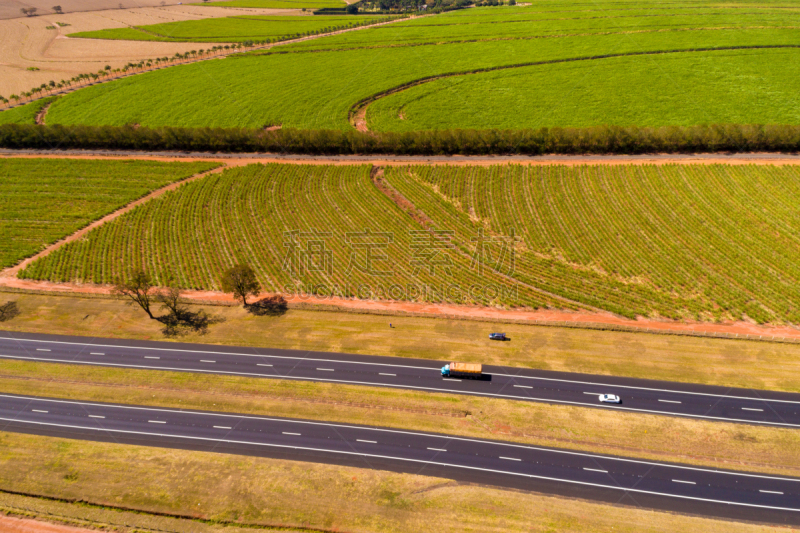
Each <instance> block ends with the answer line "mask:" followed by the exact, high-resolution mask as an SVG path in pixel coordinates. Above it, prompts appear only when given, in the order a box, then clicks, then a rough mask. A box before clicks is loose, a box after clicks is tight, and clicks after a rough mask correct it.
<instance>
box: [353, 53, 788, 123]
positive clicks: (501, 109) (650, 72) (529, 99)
mask: <svg viewBox="0 0 800 533" xmlns="http://www.w3.org/2000/svg"><path fill="white" fill-rule="evenodd" d="M798 62H800V49H781V50H772V51H770V52H768V53H765V52H764V51H761V50H731V51H720V52H709V53H696V52H683V53H677V54H663V55H652V56H644V57H642V56H631V57H620V58H607V59H594V60H585V61H575V62H567V63H557V64H550V65H540V66H531V67H521V68H515V69H508V70H502V71H495V72H488V73H478V74H470V75H465V76H456V77H450V78H446V79H440V80H436V81H433V82H429V83H424V84H421V85H418V86H415V87H413V88H410V89H407V90H404V91H401V92H398V93H394V94H392V95H390V96H387V97H385V98H382V99H379V100H378V101H376V102H375V103H373V104H371V105H370V106H369V107H368V109H367V123H368V125H369V128H370V129H371V130H375V131H414V130H435V129H454V128H468V129H488V128H498V129H522V128H538V127H552V126H573V127H581V126H599V125H603V124H613V125H620V126H628V125H637V126H664V125H669V126H690V125H694V124H719V123H734V124H800V107H798V106H796V105H795V104H794V97H793V95H795V94H797V93H798V92H800V78H798V77H797V76H795V75H794V73H793V72H792V71H791V70H789V69H786V65H787V64H795V63H798ZM655 72H657V73H658V75H657V76H654V73H655ZM734 80H735V82H734Z"/></svg>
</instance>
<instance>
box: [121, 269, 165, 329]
mask: <svg viewBox="0 0 800 533" xmlns="http://www.w3.org/2000/svg"><path fill="white" fill-rule="evenodd" d="M154 289H155V287H154V286H153V281H152V280H151V279H150V276H149V275H148V274H147V273H146V272H145V271H144V270H137V271H135V272H133V274H132V275H131V277H130V279H129V280H128V281H123V280H121V279H120V280H117V283H116V284H115V285H114V289H113V291H112V292H113V293H114V294H117V295H119V296H121V297H123V298H127V299H128V300H129V301H128V304H129V305H138V306H139V307H141V308H142V309H143V310H144V312H145V313H147V316H149V317H150V318H152V319H153V320H155V318H156V317H154V316H153V311H152V310H151V306H152V304H153V300H154V298H155V297H156V296H157V295H156V294H155V291H154Z"/></svg>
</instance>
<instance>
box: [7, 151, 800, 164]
mask: <svg viewBox="0 0 800 533" xmlns="http://www.w3.org/2000/svg"><path fill="white" fill-rule="evenodd" d="M6 157H7V158H23V159H25V158H39V159H101V160H129V159H135V160H143V161H190V162H191V161H219V162H220V163H224V164H226V165H228V166H241V165H252V164H256V163H261V164H267V163H283V164H287V165H375V166H403V165H452V166H467V165H478V166H490V165H506V164H516V165H566V166H578V165H673V164H677V165H800V155H792V154H776V153H749V154H740V153H736V154H646V155H537V156H503V155H497V156H395V155H334V156H324V155H294V154H287V155H280V154H269V153H255V154H218V153H216V154H212V153H204V152H194V153H186V152H134V151H84V150H6V149H0V159H2V158H6Z"/></svg>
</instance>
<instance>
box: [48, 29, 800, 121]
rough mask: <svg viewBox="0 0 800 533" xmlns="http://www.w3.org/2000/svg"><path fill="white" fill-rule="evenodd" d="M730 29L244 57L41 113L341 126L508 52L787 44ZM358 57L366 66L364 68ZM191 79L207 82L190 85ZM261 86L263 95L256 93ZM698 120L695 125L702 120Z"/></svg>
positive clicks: (55, 117)
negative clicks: (694, 34) (392, 98)
mask: <svg viewBox="0 0 800 533" xmlns="http://www.w3.org/2000/svg"><path fill="white" fill-rule="evenodd" d="M733 37H734V36H733V35H732V34H730V35H729V34H724V35H721V36H713V38H712V37H707V38H706V39H703V40H701V41H697V40H693V39H690V38H689V37H688V36H686V35H670V36H668V37H664V36H659V35H634V36H611V37H584V38H580V39H556V40H553V42H548V43H533V44H532V43H530V42H516V41H514V42H499V43H488V44H487V43H470V44H459V45H441V46H439V45H430V46H424V47H413V48H397V49H391V50H389V51H385V50H384V51H382V52H381V58H382V61H380V62H376V61H375V60H374V59H375V55H374V54H375V51H373V50H349V51H346V52H344V51H343V52H338V51H332V52H319V53H316V52H315V53H311V52H309V53H303V54H301V55H300V56H298V55H297V54H271V55H267V56H250V55H245V56H242V57H239V58H236V59H233V58H231V59H227V60H224V61H216V62H210V63H204V64H202V65H200V64H194V65H186V66H183V68H180V69H167V70H165V71H162V72H151V73H147V74H144V75H143V76H137V77H136V79H135V80H134V79H133V78H129V79H126V80H120V81H116V82H114V83H109V84H101V85H98V86H96V87H91V88H88V89H86V90H83V91H77V92H75V93H72V94H71V95H69V96H68V97H65V98H62V99H61V100H59V101H58V102H56V103H55V104H54V105H53V106H52V108H51V110H50V112H49V113H48V121H49V122H50V123H53V124H56V123H59V124H97V125H101V124H105V125H124V124H140V125H142V126H149V127H162V126H188V127H250V128H261V127H264V126H267V125H274V124H282V125H283V127H284V128H291V127H297V128H304V129H341V130H346V129H349V128H351V127H352V126H351V125H350V123H349V121H348V116H349V111H350V109H351V107H352V106H353V104H354V103H356V102H359V101H361V100H363V99H365V98H369V97H371V96H373V95H375V94H378V93H381V92H383V91H385V90H389V89H391V88H393V87H397V86H398V85H402V84H404V83H410V82H413V81H415V80H419V79H420V78H425V77H428V76H436V75H441V74H444V73H448V72H464V71H468V70H479V69H483V68H494V67H500V66H506V65H508V64H514V65H518V64H520V61H514V60H513V58H514V57H515V56H516V57H520V56H521V55H522V56H523V57H529V56H530V55H531V54H536V56H538V57H541V58H542V61H550V60H560V59H570V58H574V57H585V56H587V55H589V56H594V55H605V54H597V53H594V54H593V53H591V52H592V51H602V50H608V49H614V50H617V51H618V52H616V53H626V52H643V51H646V52H659V51H662V52H663V51H664V50H665V49H668V50H676V51H680V50H692V49H698V48H709V47H710V48H727V47H728V46H725V45H728V44H731V46H737V47H738V46H742V47H743V46H751V45H752V46H762V45H763V46H782V45H784V44H790V43H791V40H789V37H788V33H787V32H786V31H777V30H776V31H771V30H770V31H742V32H736V35H735V39H734V38H733ZM787 40H788V41H789V42H788V43H787V42H786V41H787ZM556 41H557V42H556ZM586 52H589V53H588V54H587V53H586ZM525 63H528V62H525ZM365 64H369V65H370V66H371V68H369V69H365V68H364V67H363V65H365ZM196 79H210V80H213V83H197V82H196ZM300 87H302V90H299V89H298V88H300ZM267 93H268V94H270V98H268V99H265V98H263V95H264V94H267ZM712 96H713V95H712ZM765 105H768V106H769V105H771V102H765ZM106 110H111V111H106ZM701 118H702V117H701ZM696 123H701V121H700V119H698V121H697V122H696ZM553 125H558V124H553Z"/></svg>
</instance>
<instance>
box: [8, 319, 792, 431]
mask: <svg viewBox="0 0 800 533" xmlns="http://www.w3.org/2000/svg"><path fill="white" fill-rule="evenodd" d="M0 359H19V360H27V361H45V362H55V363H69V364H81V365H95V366H106V367H122V368H139V369H152V370H170V371H180V372H196V373H206V374H221V375H237V376H248V377H264V378H273V379H294V380H304V381H319V382H328V383H347V384H354V385H369V386H379V387H392V388H398V389H413V390H422V391H430V392H440V393H456V394H468V395H474V396H486V397H493V398H506V399H513V400H525V401H537V402H546V403H552V404H566V405H580V406H589V407H596V408H601V409H615V410H621V411H634V412H643V413H651V414H660V415H671V416H683V417H691V418H699V419H706V420H718V421H725V422H734V423H749V424H764V425H772V426H777V427H787V428H800V394H789V393H780V392H770V391H757V390H746V389H733V388H725V387H710V386H703V385H693V384H685V383H670V382H659V381H650V380H643V379H631V378H617V377H610V376H596V375H588V374H571V373H565V372H549V371H541V370H528V369H520V368H511V367H499V366H485V367H484V372H485V374H486V375H485V376H484V378H483V379H481V380H470V379H463V380H461V379H452V378H443V377H442V376H441V374H440V368H441V367H442V366H443V365H444V364H445V363H446V361H430V360H424V359H406V358H392V357H376V356H365V355H351V354H339V353H326V352H309V351H302V350H277V349H268V348H252V347H250V348H245V347H227V346H213V345H199V344H180V343H167V342H145V341H130V340H119V339H101V338H86V337H67V336H51V335H36V334H25V333H11V332H0ZM600 394H615V395H617V396H619V397H620V398H621V399H622V403H621V404H619V405H617V404H605V403H600V402H599V400H598V396H599V395H600Z"/></svg>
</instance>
